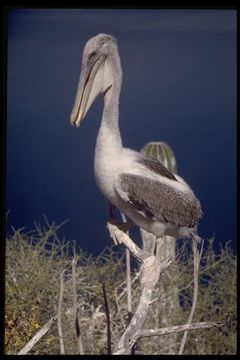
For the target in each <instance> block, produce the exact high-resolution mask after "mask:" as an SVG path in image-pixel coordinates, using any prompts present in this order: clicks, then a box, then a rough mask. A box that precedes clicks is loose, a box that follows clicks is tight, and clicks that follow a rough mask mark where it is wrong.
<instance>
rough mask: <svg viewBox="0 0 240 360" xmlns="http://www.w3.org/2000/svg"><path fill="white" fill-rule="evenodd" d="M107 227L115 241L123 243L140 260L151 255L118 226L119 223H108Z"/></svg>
mask: <svg viewBox="0 0 240 360" xmlns="http://www.w3.org/2000/svg"><path fill="white" fill-rule="evenodd" d="M107 228H108V231H109V233H110V236H111V238H112V239H113V241H114V243H115V244H116V245H117V244H121V243H123V244H124V245H125V246H126V248H128V249H129V251H130V252H131V253H132V255H133V256H135V257H136V258H137V259H138V261H140V262H143V261H144V259H146V258H147V257H148V256H149V253H147V252H145V251H143V250H141V249H140V248H139V247H138V246H137V245H136V244H135V243H134V242H133V241H132V240H131V239H130V237H129V236H128V235H127V234H126V233H124V232H123V231H122V230H120V229H119V228H118V227H117V225H114V224H111V223H107Z"/></svg>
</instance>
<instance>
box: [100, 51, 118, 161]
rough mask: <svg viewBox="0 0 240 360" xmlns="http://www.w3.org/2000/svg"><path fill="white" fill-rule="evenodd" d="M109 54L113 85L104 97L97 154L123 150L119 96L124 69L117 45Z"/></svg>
mask: <svg viewBox="0 0 240 360" xmlns="http://www.w3.org/2000/svg"><path fill="white" fill-rule="evenodd" d="M111 50H112V51H111V53H110V54H109V59H108V61H109V66H111V70H112V76H113V84H112V86H111V88H110V89H109V90H107V92H106V93H105V95H104V109H103V115H102V120H101V126H100V129H99V132H98V136H97V144H96V151H95V156H96V155H97V154H96V153H97V152H101V153H102V152H108V154H109V152H114V151H119V150H121V149H122V140H121V136H120V130H119V123H118V119H119V96H120V91H121V84H122V68H121V63H120V57H119V54H118V49H117V46H116V45H113V46H112V49H111Z"/></svg>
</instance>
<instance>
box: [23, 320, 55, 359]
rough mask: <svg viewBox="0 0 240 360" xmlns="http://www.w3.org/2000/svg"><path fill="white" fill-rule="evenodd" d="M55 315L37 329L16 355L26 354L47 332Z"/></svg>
mask: <svg viewBox="0 0 240 360" xmlns="http://www.w3.org/2000/svg"><path fill="white" fill-rule="evenodd" d="M56 318H57V316H53V317H52V318H51V319H50V320H49V321H48V322H47V323H46V324H45V325H43V327H42V328H41V329H40V330H38V332H37V333H36V334H35V335H34V336H33V338H32V339H31V340H30V341H29V342H28V343H27V344H26V345H25V346H24V347H23V348H22V350H20V351H19V352H18V353H17V355H26V354H27V353H28V352H29V351H30V350H31V349H32V348H33V347H34V345H36V343H37V342H38V341H39V340H40V339H41V338H42V337H43V336H44V335H45V334H46V333H47V332H48V330H49V329H50V327H51V326H52V324H53V322H54V321H55V320H56Z"/></svg>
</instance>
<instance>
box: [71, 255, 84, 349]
mask: <svg viewBox="0 0 240 360" xmlns="http://www.w3.org/2000/svg"><path fill="white" fill-rule="evenodd" d="M76 266H77V255H76V253H75V252H74V257H73V260H72V292H73V314H74V327H75V332H76V339H77V345H78V350H79V354H80V355H83V354H84V350H83V342H82V335H81V331H80V321H79V316H78V308H77V286H76Z"/></svg>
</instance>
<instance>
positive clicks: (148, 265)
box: [114, 255, 170, 355]
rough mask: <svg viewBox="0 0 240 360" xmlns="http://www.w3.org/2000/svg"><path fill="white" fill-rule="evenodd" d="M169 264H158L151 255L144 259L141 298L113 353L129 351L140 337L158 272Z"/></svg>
mask: <svg viewBox="0 0 240 360" xmlns="http://www.w3.org/2000/svg"><path fill="white" fill-rule="evenodd" d="M169 265H170V261H166V262H165V263H164V264H163V265H161V266H160V265H159V262H158V261H156V258H155V256H153V255H152V256H149V257H148V258H146V259H145V260H144V263H143V265H142V267H143V269H142V278H141V285H142V294H141V298H140V301H139V304H138V306H137V309H136V311H135V313H134V315H133V317H132V320H131V322H130V324H129V325H128V327H127V329H126V330H125V332H124V334H123V335H122V337H121V339H120V341H119V342H118V344H117V346H116V348H115V349H114V355H120V354H130V353H131V348H132V347H133V345H134V344H135V343H136V341H137V340H138V338H139V337H140V334H141V331H142V326H143V324H144V321H145V318H146V315H147V313H148V309H149V305H150V304H151V297H152V292H153V290H154V287H155V285H156V283H157V281H158V278H159V276H160V273H161V272H162V271H163V270H165V269H166V268H167V267H168V266H169Z"/></svg>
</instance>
